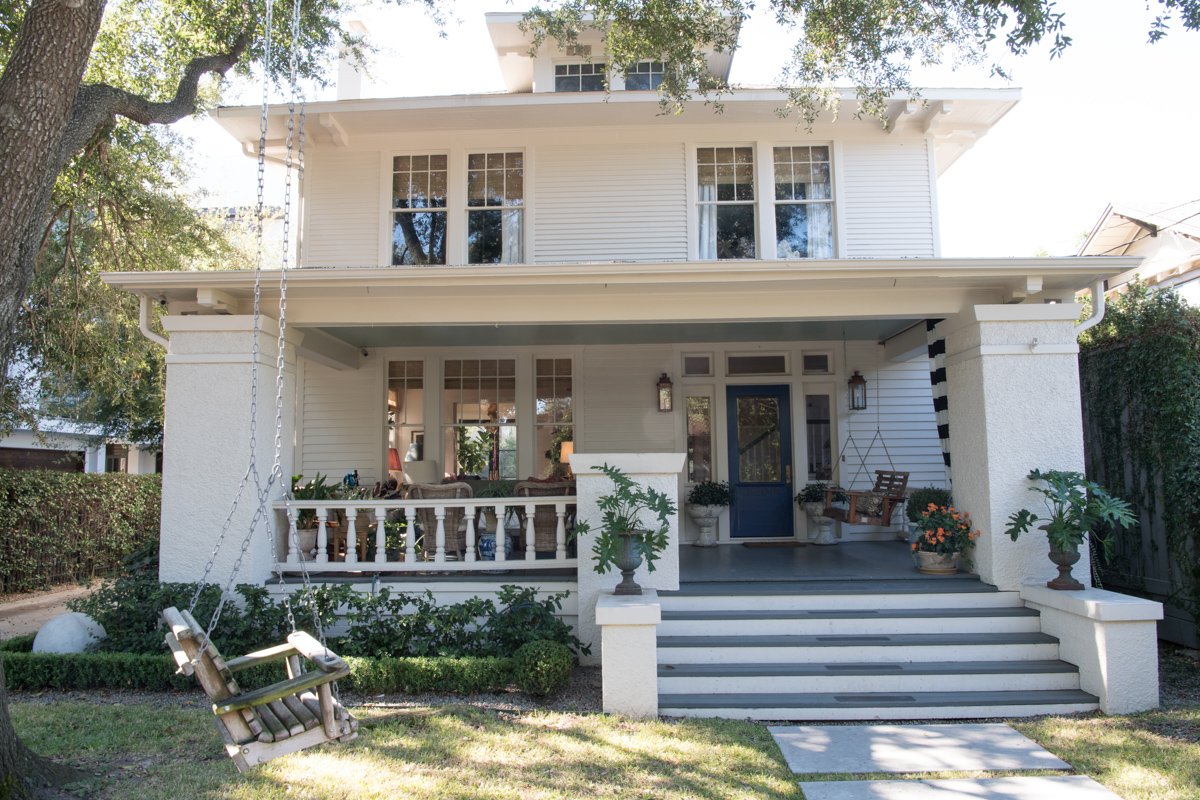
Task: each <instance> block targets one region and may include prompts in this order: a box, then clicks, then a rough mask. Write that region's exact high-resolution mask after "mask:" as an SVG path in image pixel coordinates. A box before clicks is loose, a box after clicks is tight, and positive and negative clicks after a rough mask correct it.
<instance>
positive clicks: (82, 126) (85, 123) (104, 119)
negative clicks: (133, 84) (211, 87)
mask: <svg viewBox="0 0 1200 800" xmlns="http://www.w3.org/2000/svg"><path fill="white" fill-rule="evenodd" d="M249 46H250V31H249V30H247V31H245V32H243V33H242V34H241V35H240V36H238V38H237V39H236V40H235V41H234V43H233V46H232V47H230V48H229V50H228V51H226V52H224V53H215V54H213V55H208V56H198V57H196V58H193V59H192V60H191V61H190V62H188V65H187V67H186V68H185V69H184V71H183V76H182V77H181V78H180V79H179V85H178V86H177V87H176V88H175V96H174V97H172V98H171V99H170V100H167V101H164V102H154V101H152V100H149V99H148V98H146V97H142V96H141V95H137V94H134V93H132V92H128V91H126V90H124V89H119V88H117V87H116V86H110V85H108V84H106V83H89V84H84V85H82V86H80V87H79V91H78V92H77V93H76V94H75V103H74V105H73V106H72V108H71V120H70V122H69V123H68V125H67V128H66V131H65V132H64V134H63V139H62V142H61V143H60V144H59V148H58V156H57V162H58V169H57V170H55V171H54V172H55V174H57V172H59V171H61V169H62V167H63V165H65V164H66V163H67V161H68V160H70V159H71V157H72V156H74V155H75V154H76V153H78V152H79V151H80V150H82V149H84V147H86V146H87V144H88V142H90V141H92V139H93V138H94V137H95V136H96V134H97V133H99V132H100V130H101V129H102V128H103V127H104V126H105V125H108V124H110V123H111V122H112V121H113V119H114V118H115V117H118V116H121V117H125V118H127V119H130V120H133V121H134V122H138V123H141V124H143V125H151V124H159V125H170V124H171V123H173V122H178V121H179V120H180V119H182V118H184V117H186V116H187V115H189V114H192V113H195V111H196V96H197V94H198V93H199V87H200V79H201V78H202V77H204V76H205V75H207V74H210V73H212V74H216V75H222V76H223V75H225V73H227V72H229V70H231V69H233V67H234V66H235V65H236V64H237V63H238V61H240V60H241V58H242V55H243V54H244V53H245V52H246V48H247V47H249Z"/></svg>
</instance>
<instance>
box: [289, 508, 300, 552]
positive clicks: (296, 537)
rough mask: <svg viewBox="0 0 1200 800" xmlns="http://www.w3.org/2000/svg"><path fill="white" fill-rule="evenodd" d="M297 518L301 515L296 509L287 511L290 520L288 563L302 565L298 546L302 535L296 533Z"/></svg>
mask: <svg viewBox="0 0 1200 800" xmlns="http://www.w3.org/2000/svg"><path fill="white" fill-rule="evenodd" d="M297 516H299V513H298V512H297V510H296V509H294V508H289V509H288V510H287V518H288V536H287V563H289V564H299V563H300V548H298V547H297V546H296V543H297V542H298V541H300V534H298V533H296V517H297Z"/></svg>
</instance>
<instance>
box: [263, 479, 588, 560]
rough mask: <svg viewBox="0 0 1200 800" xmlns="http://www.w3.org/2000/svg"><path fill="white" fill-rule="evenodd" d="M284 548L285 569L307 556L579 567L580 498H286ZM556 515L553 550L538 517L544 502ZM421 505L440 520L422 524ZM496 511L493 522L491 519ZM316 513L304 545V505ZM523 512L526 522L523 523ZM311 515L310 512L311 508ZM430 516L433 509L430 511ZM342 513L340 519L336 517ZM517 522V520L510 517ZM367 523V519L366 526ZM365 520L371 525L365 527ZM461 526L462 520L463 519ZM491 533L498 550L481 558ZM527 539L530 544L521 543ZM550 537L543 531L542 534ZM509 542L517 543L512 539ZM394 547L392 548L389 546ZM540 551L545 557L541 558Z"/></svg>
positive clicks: (281, 509)
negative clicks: (575, 540)
mask: <svg viewBox="0 0 1200 800" xmlns="http://www.w3.org/2000/svg"><path fill="white" fill-rule="evenodd" d="M274 508H275V510H276V512H277V513H278V515H279V522H280V524H279V525H278V526H277V530H278V531H279V538H286V542H281V547H280V550H284V549H286V553H287V555H286V556H285V558H284V560H283V561H282V562H280V564H279V568H280V569H281V570H282V571H283V572H285V573H296V572H300V570H301V560H302V559H303V561H304V564H305V567H306V568H307V569H308V570H310V571H319V572H389V573H397V572H400V573H402V572H431V571H436V572H461V573H471V572H488V571H491V570H501V569H502V570H542V569H563V568H566V569H575V568H576V565H577V559H576V558H575V557H574V556H572V555H569V552H570V551H571V550H572V549H573V544H571V543H570V542H569V535H568V534H569V531H570V530H571V529H572V526H573V524H574V515H575V497H574V496H573V495H569V496H568V495H564V496H554V497H520V498H517V497H475V498H456V499H438V500H321V501H316V500H291V501H286V500H281V501H278V502H276V503H275V504H274ZM539 508H541V509H543V511H542V520H543V525H545V524H546V517H547V514H546V511H549V510H552V511H553V514H554V549H553V551H551V550H549V549H545V550H543V551H538V550H537V549H536V548H537V543H538V542H537V539H538V537H537V530H536V525H535V520H536V518H537V516H538V509H539ZM418 509H432V511H433V518H434V519H435V520H436V525H435V526H434V525H430V526H429V527H431V528H433V530H423V529H422V528H421V526H420V523H419V522H418V514H417V511H418ZM447 509H463V510H464V513H463V520H464V523H463V524H464V525H465V537H466V544H465V547H464V549H463V551H462V553H461V555H458V554H453V553H449V552H447V548H446V542H447V536H446V533H447V531H446V516H447V514H446V512H447ZM485 510H489V511H494V513H495V522H494V526H495V527H494V528H489V526H488V524H487V523H486V522H485V520H488V519H490V516H489V515H487V514H485V513H484V512H485ZM305 511H309V512H313V514H312V515H311V516H315V522H316V537H315V542H314V543H313V545H312V548H311V550H310V551H309V552H301V548H302V547H304V545H306V544H307V542H304V543H303V544H301V546H300V547H298V546H297V545H298V543H301V539H302V535H303V537H307V538H311V537H312V533H311V529H298V528H297V522H298V521H299V518H300V517H301V515H302V514H301V512H305ZM395 512H402V514H403V518H404V521H405V522H406V523H407V524H406V527H404V529H403V531H402V532H401V537H402V538H401V539H400V541H399V545H400V546H399V547H398V548H397V547H392V548H389V546H388V541H387V540H388V534H387V523H389V522H393V521H395V520H396V518H397V517H398V516H399V514H397V513H395ZM518 512H523V517H524V520H523V524H522V522H521V518H522V514H521V513H518ZM304 516H310V515H307V514H306V515H304ZM426 516H428V515H426ZM335 520H336V522H335ZM509 522H512V523H514V524H513V525H511V526H510V525H509V524H507V523H509ZM360 523H365V526H364V525H363V524H360ZM364 527H365V528H366V529H365V530H364ZM460 531H462V527H461V526H460ZM489 533H490V534H491V535H492V536H493V537H494V541H495V542H496V547H495V550H494V552H495V557H494V558H491V559H488V560H483V559H482V558H480V557H479V553H478V544H479V541H480V539H481V538H482V537H483V536H486V535H487V534H489ZM522 539H523V542H524V544H523V546H521V545H520V542H521V540H522ZM545 539H546V537H545V536H543V541H545ZM510 542H514V544H512V545H510V544H509V543H510ZM389 550H390V551H391V552H389ZM539 553H540V555H541V557H540V558H539Z"/></svg>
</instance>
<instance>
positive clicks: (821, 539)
mask: <svg viewBox="0 0 1200 800" xmlns="http://www.w3.org/2000/svg"><path fill="white" fill-rule="evenodd" d="M800 507H801V508H803V509H804V513H805V515H807V516H808V519H809V521H810V522H812V524H813V527H815V528H816V535H815V536H814V537H813V538H812V543H813V544H822V545H827V544H837V543H838V540H837V536H835V535H834V533H833V520H832V519H830V518H829V517H827V516H825V502H824V501H820V502H811V503H801V504H800Z"/></svg>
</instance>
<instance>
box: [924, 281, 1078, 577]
mask: <svg viewBox="0 0 1200 800" xmlns="http://www.w3.org/2000/svg"><path fill="white" fill-rule="evenodd" d="M1079 313H1080V307H1079V306H1078V305H1076V304H1073V303H1065V304H1055V305H1041V304H1038V305H1034V304H1028V305H1024V304H1022V305H978V306H973V307H971V308H968V309H965V310H964V311H963V312H962V313H960V314H959V315H958V316H957V317H953V318H950V319H948V320H946V322H944V323H942V324H943V325H945V326H946V378H947V392H946V395H947V400H948V403H949V409H948V411H949V424H950V458H951V465H950V474H951V479H952V481H953V491H954V501H955V505H956V506H957V507H958V508H959V509H960V510H963V511H967V512H969V513H970V515H971V519H972V520H973V521H974V522H975V525H976V527H978V528H979V530H980V531H981V532H982V535H981V536H980V538H979V540H978V541H977V542H976V546H975V557H974V560H975V569H976V571H977V572H978V573H979V576H980V577H981V578H982V579H983V580H984V581H986V582H988V583H991V584H994V585H995V586H997V587H999V588H1001V589H1010V590H1011V589H1020V588H1021V585H1022V584H1023V583H1029V582H1042V583H1044V582H1045V581H1047V580H1049V579H1050V578H1052V577H1054V576H1055V575H1056V574H1057V572H1056V570H1055V568H1054V565H1053V564H1051V563H1050V561H1049V559H1048V558H1047V557H1046V553H1047V551H1048V550H1049V546H1048V545H1047V543H1046V537H1045V535H1044V533H1043V532H1042V531H1038V530H1034V531H1031V532H1029V533H1026V534H1024V535H1023V536H1022V537H1021V538H1020V539H1018V540H1017V541H1016V542H1013V541H1011V540H1010V539H1009V538H1008V537H1007V536H1006V535H1005V534H1004V530H1005V528H1006V527H1007V525H1008V517H1009V515H1011V514H1012V513H1013V512H1014V511H1017V510H1018V509H1021V508H1029V509H1031V510H1034V511H1041V510H1043V509H1042V505H1041V503H1040V501H1039V497H1038V496H1037V495H1035V494H1034V493H1033V492H1030V491H1029V486H1030V484H1029V481H1027V480H1026V477H1025V476H1026V475H1028V474H1029V471H1030V470H1031V469H1033V468H1034V467H1039V468H1041V469H1060V470H1071V471H1075V472H1083V470H1084V460H1083V423H1082V414H1081V408H1080V401H1079V366H1078V352H1079V346H1078V344H1077V343H1076V335H1075V320H1076V319H1078V317H1079ZM1088 564H1089V560H1088V551H1087V547H1086V546H1085V547H1084V548H1083V553H1082V558H1081V559H1080V561H1079V565H1078V567H1077V569H1076V573H1075V576H1076V577H1077V578H1078V579H1079V580H1081V581H1083V582H1085V583H1087V582H1088V580H1089V579H1088V566H1087V565H1088Z"/></svg>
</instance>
